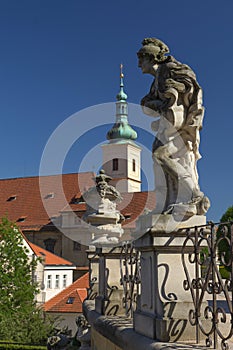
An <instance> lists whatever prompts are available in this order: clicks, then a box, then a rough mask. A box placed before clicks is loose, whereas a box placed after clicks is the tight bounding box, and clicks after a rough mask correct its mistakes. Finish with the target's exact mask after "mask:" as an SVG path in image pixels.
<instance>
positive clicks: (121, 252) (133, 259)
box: [87, 242, 140, 317]
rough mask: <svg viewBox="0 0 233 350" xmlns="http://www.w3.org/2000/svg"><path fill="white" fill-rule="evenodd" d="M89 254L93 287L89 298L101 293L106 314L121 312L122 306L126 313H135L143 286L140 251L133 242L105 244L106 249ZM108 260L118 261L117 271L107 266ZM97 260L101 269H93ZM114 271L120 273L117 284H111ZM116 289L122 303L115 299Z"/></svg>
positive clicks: (94, 297) (130, 314) (131, 314)
mask: <svg viewBox="0 0 233 350" xmlns="http://www.w3.org/2000/svg"><path fill="white" fill-rule="evenodd" d="M88 258H89V271H90V288H89V291H88V297H87V299H89V300H91V299H93V300H94V299H96V297H102V300H103V303H104V305H103V313H104V314H106V315H116V314H119V313H122V309H123V310H124V311H123V313H124V315H125V316H127V317H132V316H133V311H134V310H135V308H136V300H137V296H138V294H139V288H140V287H139V286H140V259H139V252H138V251H136V250H135V249H134V248H133V246H132V245H131V244H129V243H127V242H126V243H125V242H124V243H122V245H120V246H118V247H114V248H110V249H106V248H105V249H104V250H103V249H101V248H100V249H96V251H95V252H89V254H88ZM108 260H114V261H115V268H114V271H111V270H109V268H108V267H107V261H108ZM101 261H102V262H101ZM100 262H101V263H100ZM94 263H96V264H97V265H99V268H98V271H95V273H93V264H94ZM101 266H102V267H101ZM111 274H115V275H117V274H118V279H119V285H118V286H117V285H115V284H114V285H112V283H111V276H110V275H111ZM115 277H116V276H115ZM117 293H118V297H120V299H121V302H120V303H119V302H118V303H116V302H114V298H115V297H116V294H117ZM118 300H119V298H118ZM119 304H121V305H119Z"/></svg>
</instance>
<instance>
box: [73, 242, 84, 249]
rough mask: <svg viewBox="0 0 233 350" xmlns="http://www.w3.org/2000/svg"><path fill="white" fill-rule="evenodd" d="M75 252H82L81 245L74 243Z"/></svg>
mask: <svg viewBox="0 0 233 350" xmlns="http://www.w3.org/2000/svg"><path fill="white" fill-rule="evenodd" d="M73 250H77V251H80V250H82V248H81V243H79V242H75V241H74V245H73Z"/></svg>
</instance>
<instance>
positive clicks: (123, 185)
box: [102, 65, 141, 192]
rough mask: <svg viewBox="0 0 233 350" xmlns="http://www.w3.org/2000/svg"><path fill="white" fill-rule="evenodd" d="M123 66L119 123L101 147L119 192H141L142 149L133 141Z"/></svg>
mask: <svg viewBox="0 0 233 350" xmlns="http://www.w3.org/2000/svg"><path fill="white" fill-rule="evenodd" d="M122 68H123V66H122V65H121V66H120V92H119V93H118V94H117V97H116V98H117V102H116V121H115V124H114V125H113V127H112V128H111V130H109V131H108V133H107V139H108V140H109V141H108V143H106V144H104V145H102V150H103V169H104V170H105V172H106V174H108V175H109V176H111V177H112V178H113V180H112V184H113V185H114V186H115V187H116V188H117V190H118V191H119V192H140V191H141V148H140V147H139V146H138V145H137V144H136V143H135V142H134V140H136V138H137V133H136V131H135V130H133V128H131V126H130V125H129V123H128V103H127V95H126V93H125V92H124V83H123V78H124V75H123V72H122Z"/></svg>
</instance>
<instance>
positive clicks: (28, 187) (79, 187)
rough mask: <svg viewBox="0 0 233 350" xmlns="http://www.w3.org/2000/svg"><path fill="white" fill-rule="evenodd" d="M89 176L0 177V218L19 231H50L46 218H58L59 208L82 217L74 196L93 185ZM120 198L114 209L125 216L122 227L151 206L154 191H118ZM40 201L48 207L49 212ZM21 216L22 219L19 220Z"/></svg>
mask: <svg viewBox="0 0 233 350" xmlns="http://www.w3.org/2000/svg"><path fill="white" fill-rule="evenodd" d="M93 178H94V173H91V172H86V173H79V174H77V173H76V174H64V175H51V176H42V177H38V176H36V177H24V178H16V179H3V180H0V218H1V217H3V216H6V215H7V216H8V218H9V220H12V221H15V222H16V223H17V225H18V226H19V227H20V228H21V229H22V230H23V231H30V230H35V231H39V230H42V229H43V228H44V229H46V231H48V230H54V229H56V228H55V226H54V225H53V224H52V223H51V220H50V218H49V217H58V216H59V215H60V213H61V212H62V211H64V212H65V211H70V210H73V211H75V212H76V214H77V216H79V217H82V215H83V214H84V212H85V210H86V204H85V203H83V202H82V200H81V201H80V203H78V199H82V193H83V192H84V191H85V190H87V189H88V188H90V187H92V186H94V180H93ZM60 182H61V183H62V188H61V187H60V186H59V183H60ZM40 184H41V187H40ZM40 190H41V191H40ZM63 194H65V196H64V195H63ZM122 197H123V201H122V202H121V203H119V204H118V209H119V210H120V211H121V212H122V214H123V215H127V216H128V218H127V219H126V220H125V221H124V222H123V223H122V224H123V226H125V227H128V228H132V227H134V226H135V220H136V219H137V217H138V216H139V215H141V214H142V213H143V211H144V209H146V208H147V209H149V210H152V209H153V208H155V194H154V192H135V193H122ZM44 204H45V205H46V206H49V214H48V213H47V212H46V210H45V208H44ZM23 217H24V220H23V221H20V220H19V219H20V218H23ZM18 220H19V221H18ZM21 220H22V219H21Z"/></svg>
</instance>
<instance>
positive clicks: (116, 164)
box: [112, 158, 119, 171]
mask: <svg viewBox="0 0 233 350" xmlns="http://www.w3.org/2000/svg"><path fill="white" fill-rule="evenodd" d="M118 165H119V164H118V158H114V159H113V160H112V170H113V171H117V170H118Z"/></svg>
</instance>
